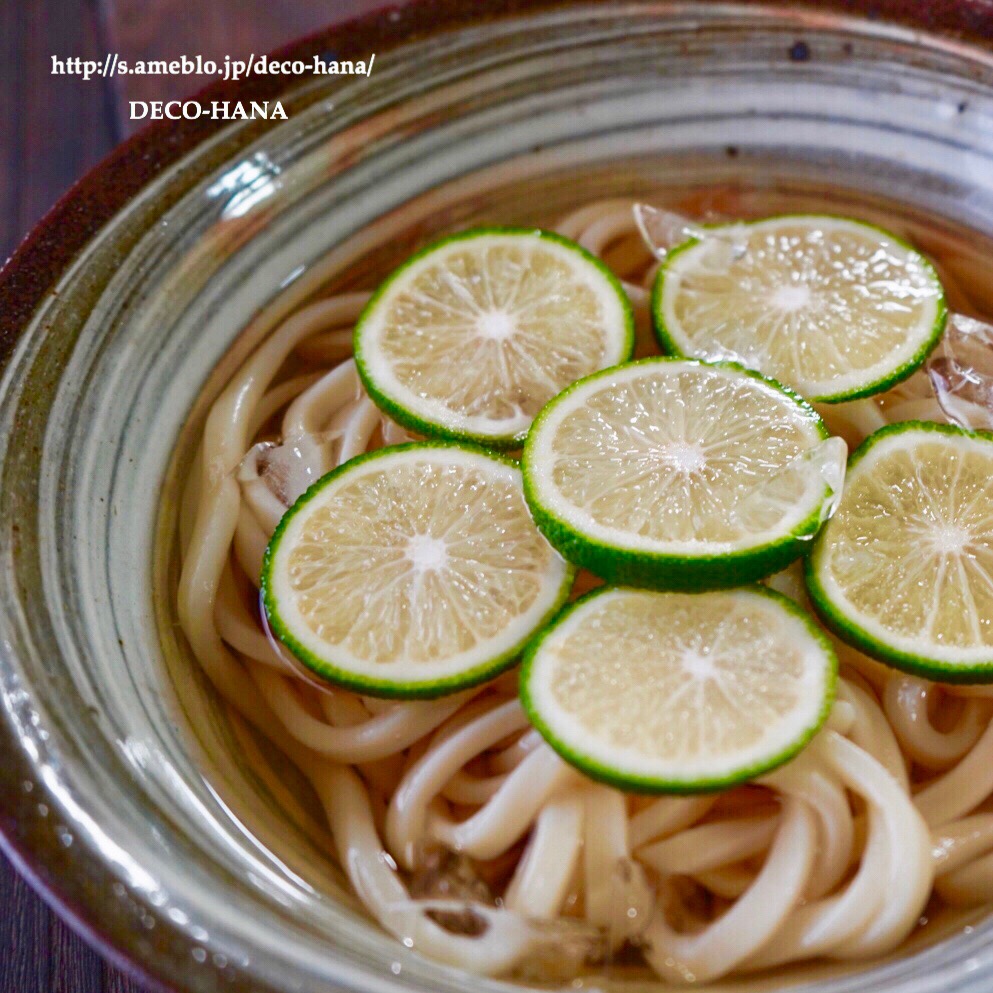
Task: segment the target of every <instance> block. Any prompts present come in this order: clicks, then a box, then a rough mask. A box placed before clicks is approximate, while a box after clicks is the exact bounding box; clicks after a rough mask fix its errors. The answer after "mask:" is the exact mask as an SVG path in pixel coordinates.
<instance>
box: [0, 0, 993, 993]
mask: <svg viewBox="0 0 993 993" xmlns="http://www.w3.org/2000/svg"><path fill="white" fill-rule="evenodd" d="M701 2H702V3H705V4H706V5H707V6H710V7H725V8H727V9H728V10H729V11H731V10H734V9H738V10H741V9H743V8H745V9H747V8H752V9H753V10H755V12H756V14H758V15H760V16H761V12H763V11H765V12H768V13H770V14H777V15H779V16H780V17H784V18H785V19H788V20H793V21H796V23H797V25H798V28H802V27H804V26H806V27H815V26H816V23H812V22H810V21H809V20H808V21H804V20H803V18H804V17H808V18H809V17H810V15H812V14H825V13H828V14H835V15H839V16H842V17H845V18H847V19H851V20H856V21H857V20H860V19H861V20H868V21H876V22H881V23H889V24H892V25H894V26H897V25H902V26H908V27H912V28H914V29H917V30H920V31H923V32H926V33H929V34H932V35H937V36H944V37H946V38H948V39H951V40H953V41H955V42H964V43H966V44H968V45H971V46H973V47H975V48H979V49H985V50H986V51H987V53H993V7H991V6H990V5H989V4H988V3H987V2H984V0H730V2H713V0H598V2H597V6H598V7H600V8H602V7H604V6H612V7H616V8H618V9H622V8H627V9H631V8H633V7H638V6H644V7H648V8H651V9H653V10H657V11H658V13H659V15H660V16H664V15H665V13H666V11H675V10H683V11H685V10H686V8H687V7H693V6H695V5H696V4H697V3H701ZM589 3H591V0H472V2H471V4H470V3H468V2H466V0H401V2H400V3H399V4H393V5H385V4H384V5H383V6H382V7H380V8H378V9H376V10H373V11H371V12H369V13H366V14H363V15H360V16H358V17H354V18H350V19H348V20H344V21H341V22H335V23H334V24H332V25H330V26H328V27H325V28H321V29H318V30H317V31H315V32H313V33H311V34H307V35H305V36H303V37H301V38H298V39H296V40H294V41H291V42H289V43H288V44H286V45H283V46H280V47H278V48H276V49H274V50H273V51H272V52H271V53H269V54H270V55H271V56H273V57H276V58H280V59H285V58H290V59H302V60H304V61H308V60H310V59H312V58H313V56H314V55H315V54H320V53H322V52H325V51H327V50H328V49H331V50H333V51H334V52H335V53H336V55H337V56H339V57H341V58H361V57H364V56H365V55H367V54H368V53H369V52H370V51H374V52H376V53H377V54H379V53H380V52H386V51H390V50H391V49H394V48H397V47H399V46H402V45H405V44H407V43H409V42H412V41H416V40H423V39H424V38H426V37H429V36H437V35H440V34H442V33H445V32H449V31H455V30H459V29H462V28H469V27H473V28H478V27H479V26H480V24H481V23H485V22H493V21H497V20H503V19H506V18H513V17H515V16H523V17H529V16H533V15H535V14H544V13H547V12H549V11H552V10H555V9H556V8H566V7H570V6H573V7H581V6H587V5H588V4H589ZM308 78H309V77H307V76H304V77H290V78H289V79H287V78H285V77H282V76H268V75H261V76H260V75H254V76H252V77H249V78H245V79H242V80H238V81H230V82H216V83H212V84H210V85H209V86H207V87H205V88H203V89H201V90H199V91H197V92H196V93H194V94H192V95H191V96H190V97H187V98H186V99H188V100H193V101H196V102H199V103H201V104H209V102H210V101H212V100H231V101H236V100H240V101H245V100H259V101H261V100H266V99H269V100H272V99H276V98H278V97H279V96H280V95H281V94H285V93H287V92H289V91H291V90H292V89H293V88H294V87H295V86H298V85H300V83H301V80H306V79H308ZM226 126H227V122H225V121H223V120H219V121H213V120H211V119H210V118H207V117H203V118H200V119H198V120H195V121H193V120H187V119H183V120H181V121H178V122H173V121H160V122H153V123H150V124H148V125H146V126H144V127H142V128H141V129H140V130H138V131H137V132H135V133H134V134H133V135H131V136H130V137H129V138H127V139H126V140H125V141H123V142H122V143H121V144H119V145H117V146H116V147H115V148H114V149H113V150H111V151H110V152H109V153H108V154H107V155H106V156H105V157H104V158H102V159H101V160H100V161H99V162H98V163H97V164H96V165H95V166H93V167H92V168H91V169H89V171H87V172H86V173H84V174H83V176H82V177H81V178H80V179H78V180H77V181H76V182H75V183H74V184H73V185H72V186H70V187H69V189H68V190H67V191H66V192H65V193H64V194H63V195H62V196H61V197H60V198H59V199H58V200H57V201H56V202H55V204H54V205H53V206H52V207H51V208H50V209H49V210H48V211H47V212H46V213H45V215H44V216H43V217H42V218H41V220H39V221H38V222H37V223H36V224H35V226H34V227H33V228H32V229H31V230H30V231H29V233H28V234H27V235H26V236H25V237H24V238H23V239H22V241H21V242H20V244H19V245H17V247H16V248H15V250H14V252H13V254H12V255H11V256H10V257H9V258H8V259H7V260H6V261H5V262H3V264H2V265H0V372H2V371H3V370H4V368H5V367H6V366H7V364H8V363H9V361H10V358H11V355H12V354H13V352H14V350H15V347H16V345H17V343H18V340H19V339H20V337H21V335H22V334H23V333H24V332H25V330H26V329H27V327H28V326H29V324H30V323H31V320H32V318H33V316H34V314H35V312H36V311H37V310H38V309H39V308H40V307H41V306H42V305H43V304H44V302H45V301H46V299H47V297H48V296H49V293H50V290H51V289H52V287H54V285H55V284H56V283H57V282H58V280H59V278H60V277H61V276H62V275H63V273H65V272H66V271H67V270H68V269H69V267H70V265H71V264H72V262H73V261H74V259H75V258H76V257H77V255H79V253H80V252H81V251H82V250H83V249H84V248H85V247H86V245H87V244H88V243H89V242H90V241H91V240H92V239H93V238H94V237H95V236H96V235H97V233H98V232H99V231H100V229H101V228H102V227H103V226H104V225H105V224H106V223H108V222H109V221H110V220H112V218H113V217H114V216H115V215H116V214H117V213H118V212H119V211H120V210H122V209H123V208H125V207H126V206H127V204H128V203H129V202H130V201H131V200H132V199H133V198H134V197H135V196H136V195H137V194H138V193H139V192H140V191H141V190H143V189H144V188H146V187H147V186H148V185H150V184H151V183H152V182H153V181H154V180H155V179H156V178H157V177H158V176H159V175H160V174H161V173H162V172H163V171H165V170H166V169H167V168H169V167H170V166H172V165H173V164H174V163H175V162H177V161H178V160H179V159H180V158H182V157H183V156H185V155H186V154H188V153H189V152H191V151H192V150H194V149H195V148H197V147H198V146H200V145H201V144H203V143H204V142H206V141H208V140H209V139H211V138H213V137H214V136H215V135H217V134H218V133H220V132H221V131H222V130H223V129H224V128H225V127H226ZM275 126H276V125H275V123H274V122H272V121H265V120H259V121H255V122H253V123H250V124H248V125H245V126H243V127H242V128H239V129H238V130H237V131H236V132H235V134H234V135H233V136H232V145H231V146H230V148H228V149H225V155H224V157H225V158H226V157H227V156H228V154H231V153H234V152H236V151H237V150H238V149H239V148H241V147H244V146H245V145H247V144H249V143H250V142H252V141H254V140H256V139H257V138H258V137H260V136H261V135H262V134H264V133H265V132H266V131H267V130H269V129H271V128H273V127H275ZM0 651H2V650H0ZM0 661H2V659H0ZM0 752H2V753H3V755H4V762H2V763H0V851H3V852H4V853H5V854H6V856H7V858H8V859H9V860H10V861H11V863H12V864H13V866H14V867H15V869H16V870H17V871H18V872H19V873H20V874H21V875H22V876H23V877H24V878H25V879H26V880H27V881H28V882H29V884H30V885H31V886H32V888H33V889H34V890H35V891H36V892H37V893H38V894H39V895H40V896H41V897H42V898H43V899H44V900H45V901H46V903H47V904H48V905H49V906H50V907H51V908H52V909H53V910H54V911H55V912H56V913H57V914H59V915H60V916H61V917H62V919H63V920H65V921H66V922H67V923H68V924H69V925H70V926H71V927H72V928H73V929H74V930H75V931H76V932H77V933H78V934H80V935H81V936H82V937H83V938H84V939H85V940H86V941H87V942H88V943H89V944H90V945H91V946H92V947H93V948H95V949H96V950H97V951H98V952H99V953H100V954H102V955H103V956H105V957H106V958H108V959H109V960H110V961H111V962H112V963H113V964H114V965H115V966H117V967H118V968H120V969H122V970H123V971H125V972H127V973H129V974H130V975H131V976H133V977H135V978H136V979H137V980H138V981H140V982H141V983H143V984H145V986H146V987H147V988H148V989H150V990H161V991H166V993H168V991H170V990H181V989H183V988H185V987H184V986H181V985H174V984H178V983H183V982H184V981H185V980H186V979H193V977H194V976H196V977H198V979H199V981H200V982H202V981H203V979H204V973H205V972H208V973H209V972H213V973H214V974H215V975H214V980H215V982H216V984H217V985H218V986H220V985H221V983H223V985H224V987H225V988H227V989H232V990H238V989H246V990H247V989H249V988H250V989H252V990H255V991H258V993H269V991H272V993H276V991H275V988H274V987H272V986H271V985H270V984H269V983H268V982H267V981H266V980H264V979H262V980H260V979H258V978H255V977H253V976H251V975H250V974H248V973H247V972H245V973H241V974H240V975H239V977H238V978H239V979H242V980H246V979H247V980H248V981H249V983H250V985H246V986H243V985H242V983H241V982H238V981H235V982H234V983H232V982H230V979H231V976H230V973H228V974H227V975H224V976H222V973H221V968H220V967H219V966H217V965H215V964H213V963H212V962H211V961H210V960H209V959H208V960H207V962H206V963H202V964H201V963H194V962H193V960H192V959H191V957H190V955H189V954H188V953H189V945H190V944H191V942H190V939H189V937H188V935H187V934H186V933H185V932H183V931H181V930H180V929H179V928H178V927H175V926H174V925H171V924H170V922H169V921H167V920H163V919H161V918H160V919H159V920H158V921H157V923H158V925H159V927H158V928H157V938H156V940H155V942H154V943H151V944H150V943H149V942H148V941H147V940H146V939H145V936H144V935H143V934H142V931H143V928H142V926H141V912H142V911H141V908H139V907H137V905H128V906H126V905H124V904H123V903H118V904H115V905H113V906H112V905H111V904H109V903H108V902H107V901H106V900H100V899H99V898H98V894H99V892H100V890H101V889H102V890H103V892H106V887H105V885H104V884H106V883H107V882H109V881H110V879H111V877H112V875H113V874H112V873H111V872H110V871H109V870H108V869H107V867H106V865H105V864H104V863H99V862H95V861H94V860H91V859H90V858H89V857H88V855H86V854H84V853H82V852H79V851H77V850H75V849H74V848H73V849H68V850H67V849H64V848H61V847H60V846H59V844H58V842H57V841H56V839H55V837H54V835H53V834H52V832H51V830H50V825H49V824H47V823H46V822H45V817H44V816H43V815H42V814H41V813H39V811H38V806H39V804H38V800H39V798H40V795H41V794H43V793H44V790H45V787H44V784H42V783H40V782H38V781H37V780H36V779H35V776H34V774H33V770H32V767H31V765H30V763H29V762H28V760H27V758H26V756H25V755H24V753H23V751H22V750H21V748H20V741H19V738H18V735H17V732H16V729H15V728H14V726H13V724H12V723H11V721H10V720H9V719H8V718H7V716H6V715H5V714H4V713H3V712H2V711H0ZM27 781H32V782H33V784H34V786H35V787H36V788H35V789H33V790H32V791H31V792H30V793H28V792H25V790H24V789H23V788H22V784H24V783H25V782H27ZM87 877H91V878H90V879H88V878H87ZM198 985H199V983H198Z"/></svg>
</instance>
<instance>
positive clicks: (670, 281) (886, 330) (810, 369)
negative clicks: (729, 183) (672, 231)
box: [652, 215, 946, 403]
mask: <svg viewBox="0 0 993 993" xmlns="http://www.w3.org/2000/svg"><path fill="white" fill-rule="evenodd" d="M714 231H715V233H718V234H720V235H721V237H712V238H708V237H704V238H691V239H690V240H688V241H686V242H684V243H683V244H682V245H680V246H678V247H677V248H675V249H674V250H673V251H672V252H670V253H669V255H668V257H667V258H666V260H665V261H664V263H663V264H662V266H661V268H660V269H659V273H658V276H657V277H656V281H655V288H654V291H653V294H652V314H653V320H654V322H655V330H656V334H657V335H658V338H659V342H660V344H661V346H662V348H663V350H665V351H666V352H668V353H670V354H673V355H690V356H695V357H697V358H701V359H710V360H718V359H725V360H727V359H730V360H733V361H737V362H741V363H742V364H743V365H746V366H748V367H749V368H752V369H758V370H760V371H761V372H763V373H765V374H766V375H768V376H773V377H775V378H776V379H778V380H779V381H780V382H782V383H785V384H786V385H787V386H791V387H792V388H793V389H795V390H797V391H798V392H799V393H802V394H803V395H804V396H805V397H807V398H808V399H810V400H818V401H822V402H825V403H836V402H840V401H842V400H854V399H856V398H857V397H864V396H869V395H871V394H873V393H879V392H881V391H882V390H887V389H889V388H890V387H891V386H893V385H894V384H895V383H897V382H899V381H900V380H902V379H905V378H906V377H907V376H909V375H910V374H911V373H912V372H913V371H914V370H915V369H916V368H917V367H918V366H919V365H920V364H921V363H922V362H923V361H924V359H925V358H927V355H928V353H929V352H930V351H931V349H932V348H933V347H934V345H935V344H936V343H937V341H938V339H939V338H940V337H941V333H942V331H943V330H944V327H945V319H946V310H945V296H944V292H943V290H942V288H941V283H940V281H939V279H938V276H937V273H936V272H935V270H934V268H933V266H932V265H931V264H930V262H928V261H927V259H925V258H924V256H922V255H920V254H919V253H918V252H915V251H914V250H913V248H911V247H910V246H909V245H908V244H906V243H905V242H903V241H901V240H900V239H899V238H897V237H896V236H894V235H891V234H888V233H887V232H885V231H882V230H880V229H879V228H876V227H872V226H871V225H868V224H862V223H859V222H858V221H850V220H845V219H844V218H840V217H825V216H818V215H793V216H785V217H770V218H768V219H767V220H763V221H756V222H754V223H750V224H735V225H724V226H722V227H720V228H715V229H714ZM731 235H733V236H734V243H733V244H732V243H731V241H730V238H731Z"/></svg>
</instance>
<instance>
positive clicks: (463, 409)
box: [355, 228, 634, 448]
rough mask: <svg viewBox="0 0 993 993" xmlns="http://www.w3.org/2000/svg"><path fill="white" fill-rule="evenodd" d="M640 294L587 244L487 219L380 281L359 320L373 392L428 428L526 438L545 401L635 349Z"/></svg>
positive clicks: (499, 442) (508, 443) (499, 443)
mask: <svg viewBox="0 0 993 993" xmlns="http://www.w3.org/2000/svg"><path fill="white" fill-rule="evenodd" d="M633 348H634V317H633V314H632V311H631V304H630V302H629V301H628V298H627V296H626V295H625V293H624V290H623V288H622V287H621V284H620V282H619V281H618V280H617V278H616V277H615V276H614V275H613V274H612V273H611V272H610V271H609V270H608V269H607V268H606V267H605V266H604V265H603V263H602V262H600V261H599V259H597V258H595V257H594V256H592V255H590V254H589V253H588V252H587V251H585V250H584V249H582V248H580V247H579V245H576V244H575V243H573V242H571V241H568V240H567V239H565V238H562V237H560V236H559V235H555V234H550V233H548V232H546V231H538V230H534V229H526V230H525V229H517V228H481V229H479V230H475V231H466V232H463V233H462V234H458V235H454V236H453V237H451V238H447V239H445V240H444V241H440V242H438V243H437V244H434V245H430V246H429V247H428V248H425V249H424V250H423V251H422V252H420V253H418V254H417V255H415V256H414V257H413V258H412V259H410V260H408V261H407V262H405V263H404V264H403V265H402V266H401V267H400V268H399V269H398V270H397V271H396V272H394V273H393V275H392V276H390V277H389V278H388V279H387V280H386V282H385V283H384V284H383V285H382V286H381V287H380V288H379V290H377V292H376V293H375V294H374V295H373V297H372V299H371V300H370V301H369V304H368V306H367V307H366V309H365V311H364V312H363V314H362V316H361V318H360V319H359V322H358V325H357V326H356V328H355V360H356V363H357V365H358V370H359V374H360V375H361V376H362V381H363V382H364V383H365V387H366V389H367V390H368V392H369V395H370V396H371V397H372V398H373V400H374V401H375V402H376V403H377V404H378V405H379V406H380V407H381V408H382V409H383V410H384V411H385V412H386V413H387V414H389V415H390V417H392V418H393V419H394V420H395V421H397V422H399V423H400V424H402V425H403V426H404V427H407V428H410V429H411V430H412V431H416V432H418V433H420V434H424V435H429V436H434V437H444V438H454V439H469V440H472V441H477V442H479V443H481V444H485V445H489V446H491V447H496V448H516V447H519V446H520V443H521V441H522V440H523V439H524V435H525V434H526V433H527V430H528V427H529V426H530V424H531V420H532V418H533V417H534V415H535V414H536V413H537V412H538V411H539V410H540V409H541V407H542V405H543V404H544V403H545V402H546V401H547V400H549V399H551V398H552V397H553V396H555V394H556V393H558V392H559V391H560V390H561V389H563V388H564V387H566V386H568V385H569V383H571V382H573V381H574V380H576V379H579V378H581V377H582V376H586V375H588V374H589V373H591V372H595V371H596V370H597V369H604V368H606V367H607V366H611V365H616V364H617V363H618V362H623V361H624V360H625V359H628V358H630V356H631V353H632V350H633Z"/></svg>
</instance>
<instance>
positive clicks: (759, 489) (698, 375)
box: [523, 358, 843, 590]
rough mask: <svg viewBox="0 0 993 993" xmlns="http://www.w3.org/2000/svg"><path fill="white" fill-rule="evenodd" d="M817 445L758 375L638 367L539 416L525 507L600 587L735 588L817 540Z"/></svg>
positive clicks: (789, 398)
mask: <svg viewBox="0 0 993 993" xmlns="http://www.w3.org/2000/svg"><path fill="white" fill-rule="evenodd" d="M825 437H826V431H825V428H824V425H823V423H822V422H821V419H820V418H819V417H818V415H817V414H816V413H815V412H814V411H813V410H812V409H811V408H810V406H809V405H807V404H806V403H804V402H803V401H802V400H800V399H799V398H798V397H796V396H795V395H794V394H792V393H790V392H789V391H787V390H785V389H784V388H783V387H782V386H780V385H779V384H778V383H775V382H773V381H772V380H769V379H766V378H764V377H763V376H760V375H759V374H758V373H754V372H750V371H748V370H745V369H742V368H741V367H740V366H736V365H730V364H718V365H708V364H705V363H702V362H696V361H692V360H684V359H666V358H654V359H643V360H641V361H638V362H632V363H629V364H627V365H623V366H618V367H616V368H614V369H607V370H605V371H603V372H599V373H596V374H595V375H593V376H589V377H587V378H586V379H584V380H581V381H580V382H578V383H576V384H574V385H573V386H571V387H570V388H569V389H567V390H566V391H565V392H563V393H562V394H561V395H560V396H558V397H556V398H555V399H554V400H552V401H551V403H549V404H548V405H547V406H546V407H545V408H544V410H542V412H541V413H540V414H539V415H538V417H537V419H536V420H535V423H534V426H533V427H532V429H531V432H530V434H529V435H528V439H527V443H526V444H525V447H524V456H523V465H524V489H525V495H526V497H527V500H528V503H529V505H530V507H531V511H532V513H533V514H534V519H535V521H536V522H537V524H538V527H539V528H541V530H542V531H543V532H544V534H545V535H546V536H547V538H548V540H549V541H550V542H551V543H552V544H553V545H554V546H555V547H556V548H558V549H559V551H560V552H561V553H562V554H563V555H564V556H565V557H566V558H567V559H569V560H570V561H572V562H575V563H576V564H577V565H581V566H584V567H585V568H587V569H589V570H590V571H591V572H594V573H596V575H598V576H602V577H603V578H605V579H607V580H608V581H610V582H614V583H620V584H624V585H629V586H648V587H652V588H654V589H684V590H697V589H706V588H716V587H725V586H740V585H742V584H743V583H746V582H751V581H753V580H756V579H759V578H761V577H763V576H767V575H770V574H771V573H773V572H776V571H777V570H779V569H782V568H783V567H785V566H786V565H787V564H788V563H789V562H791V561H792V560H793V559H796V558H797V557H798V556H799V555H800V554H801V553H802V552H803V550H804V547H805V543H806V542H807V541H808V540H809V538H810V536H811V535H813V533H814V532H816V530H817V529H818V528H819V527H820V524H821V520H822V518H823V515H824V513H825V507H826V505H827V503H826V502H827V501H828V499H829V498H830V496H831V495H832V489H831V486H830V485H829V484H828V482H827V481H826V479H825V476H824V475H823V473H822V472H821V471H820V470H821V469H822V468H823V465H822V463H821V460H820V458H819V456H820V454H821V452H822V449H823V447H824V446H825V445H828V446H829V447H830V446H831V444H832V443H831V442H825ZM839 444H840V443H839ZM842 464H843V463H842Z"/></svg>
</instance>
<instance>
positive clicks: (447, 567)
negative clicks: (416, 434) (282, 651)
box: [262, 442, 573, 698]
mask: <svg viewBox="0 0 993 993" xmlns="http://www.w3.org/2000/svg"><path fill="white" fill-rule="evenodd" d="M572 577H573V570H572V569H571V567H570V566H569V565H568V564H567V563H566V562H564V561H563V560H562V559H561V558H560V557H559V555H558V554H557V553H556V552H555V550H554V549H553V548H552V547H551V546H550V545H549V544H548V542H547V541H545V539H544V538H543V537H542V536H541V534H540V532H539V531H538V529H537V528H536V527H535V526H534V524H533V523H532V521H531V517H530V515H529V514H528V509H527V506H526V505H525V503H524V497H523V494H522V492H521V474H520V470H519V469H518V467H517V465H516V463H514V462H512V461H510V460H509V459H504V458H501V457H499V456H494V455H491V454H488V453H486V452H483V451H479V450H477V449H475V448H469V447H466V446H460V445H455V444H451V443H444V442H441V443H435V444H412V445H398V446H396V447H393V448H382V449H380V450H379V451H376V452H373V453H371V454H369V455H360V456H359V457H358V458H355V459H352V460H351V461H350V462H346V463H345V464H344V465H343V466H340V467H339V468H337V469H335V470H334V471H333V472H330V473H328V474H327V475H326V476H324V477H323V478H322V479H320V480H318V481H317V482H316V483H315V484H314V485H313V486H312V487H311V488H310V489H309V490H307V492H306V493H305V494H304V495H303V496H302V497H300V499H299V500H298V501H297V502H296V503H295V504H294V505H293V506H292V507H291V508H290V509H289V510H288V511H287V512H286V514H285V515H284V517H283V519H282V521H281V522H280V524H279V526H278V528H277V529H276V532H275V534H274V535H273V537H272V541H271V542H270V543H269V548H268V550H267V552H266V558H265V565H264V566H263V574H262V589H263V603H264V606H265V611H266V614H267V616H268V620H269V624H270V627H271V629H272V631H273V633H274V634H275V635H276V637H278V638H279V640H280V641H281V642H282V643H283V644H284V645H286V646H287V647H288V648H289V649H290V650H291V651H292V652H293V654H294V655H295V656H296V657H297V658H298V659H299V660H300V661H301V662H302V663H304V664H305V665H306V666H308V667H309V668H310V669H312V670H313V671H314V672H316V673H317V674H318V675H320V676H322V677H324V678H325V679H327V680H328V681H330V682H332V683H338V684H340V685H343V686H347V687H350V688H352V689H355V690H357V691H359V692H361V693H366V694H370V695H373V696H383V697H399V698H416V697H434V696H440V695H441V694H443V693H447V692H453V691H455V690H459V689H462V688H464V687H466V686H472V685H474V684H476V683H480V682H482V681H483V680H486V679H489V678H491V677H492V676H494V675H496V674H497V673H498V672H500V671H501V670H502V669H504V668H506V667H507V666H509V665H510V664H511V663H513V661H514V660H515V659H516V657H517V655H518V654H519V652H520V650H521V648H522V647H523V645H524V644H525V643H526V642H527V640H528V638H530V636H531V635H532V634H533V633H534V631H536V630H537V629H538V628H539V627H541V625H542V624H544V623H545V622H546V621H547V620H548V618H549V617H550V616H551V615H552V614H554V612H555V611H556V610H557V609H558V607H559V606H560V605H561V604H562V603H563V602H564V600H565V598H566V597H567V596H568V593H569V588H570V586H571V583H572Z"/></svg>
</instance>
